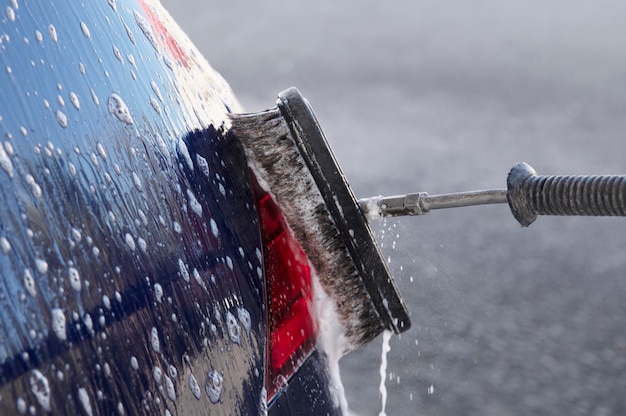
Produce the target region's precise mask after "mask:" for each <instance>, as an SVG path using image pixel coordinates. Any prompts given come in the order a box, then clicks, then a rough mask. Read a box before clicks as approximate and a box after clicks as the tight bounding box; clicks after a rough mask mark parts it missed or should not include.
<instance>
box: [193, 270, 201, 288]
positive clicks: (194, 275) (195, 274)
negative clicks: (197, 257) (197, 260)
mask: <svg viewBox="0 0 626 416" xmlns="http://www.w3.org/2000/svg"><path fill="white" fill-rule="evenodd" d="M193 278H194V279H196V282H198V284H199V285H202V277H200V273H199V272H198V269H196V268H195V267H194V269H193Z"/></svg>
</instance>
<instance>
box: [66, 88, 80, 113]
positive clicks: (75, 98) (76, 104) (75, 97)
mask: <svg viewBox="0 0 626 416" xmlns="http://www.w3.org/2000/svg"><path fill="white" fill-rule="evenodd" d="M69 98H70V102H71V103H72V105H73V106H74V108H75V109H77V110H80V100H79V99H78V95H76V93H75V92H70V95H69Z"/></svg>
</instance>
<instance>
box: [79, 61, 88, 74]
mask: <svg viewBox="0 0 626 416" xmlns="http://www.w3.org/2000/svg"><path fill="white" fill-rule="evenodd" d="M78 71H79V72H80V73H81V74H83V75H85V72H87V71H86V70H85V64H83V63H82V62H79V63H78Z"/></svg>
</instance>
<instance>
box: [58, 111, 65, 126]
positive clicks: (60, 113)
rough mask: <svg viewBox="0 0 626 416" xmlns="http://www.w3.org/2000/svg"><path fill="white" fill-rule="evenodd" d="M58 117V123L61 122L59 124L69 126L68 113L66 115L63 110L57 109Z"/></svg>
mask: <svg viewBox="0 0 626 416" xmlns="http://www.w3.org/2000/svg"><path fill="white" fill-rule="evenodd" d="M56 118H57V123H59V126H61V127H63V128H66V127H67V115H65V113H64V112H63V111H61V110H57V113H56Z"/></svg>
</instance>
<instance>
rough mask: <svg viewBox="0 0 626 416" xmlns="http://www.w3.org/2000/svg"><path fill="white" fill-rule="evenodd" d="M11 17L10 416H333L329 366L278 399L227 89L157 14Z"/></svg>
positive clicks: (315, 357)
mask: <svg viewBox="0 0 626 416" xmlns="http://www.w3.org/2000/svg"><path fill="white" fill-rule="evenodd" d="M2 13H3V14H2V18H1V20H0V131H1V132H2V137H1V142H0V184H1V186H2V192H1V193H0V273H1V279H0V414H29V413H33V412H34V413H38V414H39V413H42V414H43V413H53V414H90V415H91V414H106V415H110V414H120V415H123V414H215V415H220V414H223V415H228V414H254V415H257V414H263V413H264V412H266V411H269V413H270V414H277V415H282V414H285V415H287V414H337V413H339V412H340V410H339V409H338V407H337V405H336V403H335V400H333V399H332V397H331V396H332V395H331V391H330V387H329V384H330V383H329V376H328V374H327V366H326V362H325V358H324V354H323V353H321V352H317V351H315V350H314V351H312V352H310V353H309V354H307V356H306V358H305V359H304V360H302V361H301V362H299V363H298V366H297V367H298V368H299V370H298V372H297V373H296V374H295V375H294V376H293V377H292V378H291V380H289V382H288V383H287V384H286V385H285V386H281V387H280V389H279V392H278V394H276V395H275V396H274V397H272V398H268V397H267V389H266V385H267V382H266V380H265V377H266V372H267V365H268V364H267V356H268V341H267V339H268V333H267V316H266V315H267V308H268V306H267V302H266V287H265V280H264V255H263V253H264V248H263V242H262V237H261V231H260V225H259V218H258V215H257V207H256V205H255V203H256V201H255V196H254V193H253V190H252V185H251V182H250V172H249V170H248V168H247V164H246V159H245V154H244V151H243V149H242V148H241V146H240V144H239V142H238V141H237V140H236V139H234V138H233V137H230V135H229V132H228V117H227V115H228V113H229V112H237V111H241V109H240V108H239V105H238V103H237V101H236V99H235V98H234V96H233V94H232V92H231V91H230V89H229V87H228V85H227V84H226V82H225V81H224V80H223V79H222V78H221V77H220V76H219V75H218V74H217V73H215V71H213V70H212V69H211V68H210V66H209V65H208V64H207V62H206V61H205V60H204V58H203V57H202V56H200V54H199V53H198V52H197V50H196V49H195V48H194V46H193V45H192V44H191V43H190V41H189V40H188V39H187V38H186V37H185V35H184V34H183V33H182V32H181V31H180V29H178V27H177V26H176V24H175V23H174V22H173V21H172V20H171V18H170V17H169V15H168V14H167V13H166V12H165V11H164V10H163V9H162V8H161V7H160V5H159V4H157V3H152V2H143V1H133V0H128V1H120V0H117V1H115V0H109V1H104V0H100V1H93V2H92V1H90V2H84V3H78V2H72V1H69V0H68V1H56V2H32V1H22V0H13V1H12V2H10V3H8V5H7V6H6V7H5V8H4V9H3V10H2ZM268 402H269V403H268ZM268 407H269V410H268Z"/></svg>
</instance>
